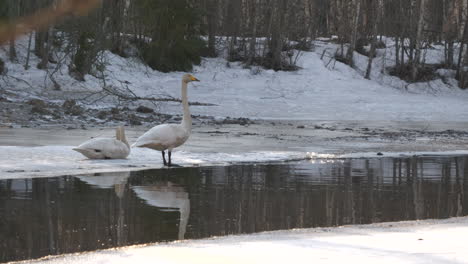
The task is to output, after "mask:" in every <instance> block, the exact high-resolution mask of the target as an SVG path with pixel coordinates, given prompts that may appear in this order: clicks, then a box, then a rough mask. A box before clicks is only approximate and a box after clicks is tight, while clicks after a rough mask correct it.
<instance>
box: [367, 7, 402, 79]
mask: <svg viewBox="0 0 468 264" xmlns="http://www.w3.org/2000/svg"><path fill="white" fill-rule="evenodd" d="M382 8H383V6H382V3H381V0H379V1H378V3H377V6H375V4H374V5H373V7H372V14H373V16H374V19H373V23H374V25H373V28H372V43H371V48H370V52H369V61H368V64H367V70H366V76H365V78H366V79H368V80H370V75H371V72H372V61H373V60H374V57H375V49H376V47H375V46H376V44H377V43H376V42H377V30H378V24H379V23H380V19H381V16H380V15H379V13H380V10H381V9H382ZM396 45H398V44H396Z"/></svg>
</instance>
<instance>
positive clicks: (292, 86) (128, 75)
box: [0, 39, 468, 122]
mask: <svg viewBox="0 0 468 264" xmlns="http://www.w3.org/2000/svg"><path fill="white" fill-rule="evenodd" d="M18 43H19V45H20V47H21V48H18V52H19V63H12V62H7V65H6V66H7V68H8V73H7V75H6V76H5V77H4V78H3V79H2V80H0V84H1V85H2V86H3V87H4V88H5V89H7V90H10V91H15V92H16V93H18V94H20V95H22V96H24V97H30V98H31V97H39V98H43V99H47V100H54V99H55V100H59V99H62V100H63V98H83V97H85V96H86V92H88V93H89V92H96V91H101V90H102V86H103V85H104V82H103V81H102V80H100V79H98V78H96V77H94V76H91V75H87V76H86V82H79V81H76V80H74V79H73V78H71V77H70V76H69V75H68V68H67V67H68V66H67V65H66V63H64V64H63V65H62V67H59V68H58V69H55V67H56V66H55V65H53V64H50V65H49V67H50V69H49V70H48V73H49V74H50V73H52V72H54V71H55V70H56V73H55V74H54V78H55V80H56V81H57V82H58V83H59V84H60V85H61V89H62V91H52V90H53V89H52V88H53V84H52V82H51V81H50V78H48V77H47V76H49V75H48V73H46V71H43V70H38V69H36V68H35V67H31V68H30V69H29V70H24V68H23V64H24V61H25V48H26V39H22V40H20V41H19V42H18ZM391 44H392V43H391V40H388V43H387V45H388V46H389V48H388V49H387V52H384V51H383V50H379V52H378V54H379V56H378V57H377V58H376V59H375V61H374V67H373V72H372V79H373V80H366V79H364V78H363V72H364V70H365V67H366V65H367V57H365V56H363V55H360V54H358V53H355V62H356V68H355V69H352V68H350V67H349V66H347V65H345V64H342V63H340V62H336V61H332V62H331V63H330V58H329V56H331V55H332V54H334V52H335V51H336V49H337V48H338V45H336V44H334V43H331V42H324V41H317V42H316V43H315V51H314V52H302V53H301V56H300V57H299V60H298V65H299V66H300V67H302V69H300V70H299V71H296V72H281V71H280V72H275V71H272V70H262V69H257V68H255V67H254V69H246V68H244V67H243V66H242V65H241V64H240V63H227V61H226V60H225V59H223V58H213V59H203V60H202V64H201V65H200V66H196V67H195V68H194V70H193V74H194V75H196V77H198V78H199V79H200V80H202V82H200V83H197V84H194V85H191V86H192V87H191V88H190V91H189V98H190V100H191V101H196V102H202V103H210V104H215V105H216V106H193V107H192V109H191V110H192V113H193V114H195V115H208V116H215V117H226V116H231V117H247V118H254V119H288V120H293V119H294V120H368V121H375V120H392V121H407V120H410V121H415V120H423V121H446V120H450V121H464V122H466V121H468V116H467V115H466V113H467V112H468V104H466V102H467V101H468V91H463V90H460V89H458V88H457V87H456V81H455V80H454V79H453V78H451V77H450V74H447V76H445V78H444V79H443V81H442V80H441V79H440V80H435V81H431V82H427V83H419V84H418V83H416V84H408V83H406V82H404V81H402V80H400V79H398V78H396V77H392V76H389V75H388V74H382V73H381V69H382V67H384V66H385V67H388V66H391V65H392V61H393V57H394V55H393V54H392V52H393V49H392V48H391ZM324 52H325V55H326V56H324V57H323V59H321V57H322V54H323V53H324ZM425 54H426V56H427V58H426V61H428V62H430V63H440V62H441V59H442V58H443V49H441V48H440V47H436V48H434V49H430V50H427V51H426V52H425ZM0 56H2V57H6V50H5V49H4V50H3V51H2V50H1V49H0ZM384 58H385V60H384ZM102 60H103V63H104V65H105V66H106V68H105V72H104V74H105V76H106V81H105V84H106V85H107V86H113V87H117V88H124V87H126V88H129V89H130V90H131V91H133V92H134V93H135V94H136V95H138V96H142V97H145V96H151V97H153V96H156V97H158V96H159V97H168V96H171V97H175V98H179V97H180V78H181V76H182V74H183V73H181V72H172V73H162V72H158V71H153V70H151V69H150V68H148V67H146V66H144V65H143V64H142V63H141V62H140V61H139V60H138V59H135V58H122V57H119V56H117V55H115V54H112V53H110V52H105V53H104V55H103V56H102ZM384 61H385V65H384V63H383V62H384ZM37 62H38V59H37V58H36V57H34V56H33V58H32V62H31V65H36V64H37ZM228 64H229V66H227V65H228ZM446 72H447V71H446ZM7 98H8V97H7ZM23 99H24V98H23ZM59 101H60V100H59ZM139 103H142V102H139ZM114 104H115V101H114V102H112V101H109V100H108V101H106V100H103V101H98V102H97V103H95V104H94V105H91V106H92V107H97V108H99V107H104V106H113V105H114ZM180 108H181V107H180V104H178V103H161V104H160V106H159V109H158V110H159V111H160V112H164V113H170V114H179V113H180V112H181V109H180Z"/></svg>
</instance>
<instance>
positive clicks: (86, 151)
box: [73, 127, 130, 159]
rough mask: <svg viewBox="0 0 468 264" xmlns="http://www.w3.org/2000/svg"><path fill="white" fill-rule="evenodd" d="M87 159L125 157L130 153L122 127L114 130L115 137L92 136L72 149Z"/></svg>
mask: <svg viewBox="0 0 468 264" xmlns="http://www.w3.org/2000/svg"><path fill="white" fill-rule="evenodd" d="M73 150H74V151H77V152H79V153H81V154H83V155H84V156H86V157H87V158H89V159H125V158H127V157H128V155H129V154H130V146H129V145H128V143H127V140H126V138H125V132H124V130H123V128H122V127H119V128H117V130H116V139H113V138H93V139H91V140H88V141H86V142H84V143H83V144H81V145H79V146H78V147H76V148H74V149H73Z"/></svg>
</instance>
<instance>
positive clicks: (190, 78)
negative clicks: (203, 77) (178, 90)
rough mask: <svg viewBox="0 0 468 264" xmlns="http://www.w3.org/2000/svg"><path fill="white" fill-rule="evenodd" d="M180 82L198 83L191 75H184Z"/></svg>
mask: <svg viewBox="0 0 468 264" xmlns="http://www.w3.org/2000/svg"><path fill="white" fill-rule="evenodd" d="M182 81H183V82H185V83H189V82H199V81H200V80H198V79H197V78H195V77H194V76H193V75H192V74H184V77H182Z"/></svg>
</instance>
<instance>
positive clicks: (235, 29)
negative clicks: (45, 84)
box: [0, 0, 468, 88]
mask: <svg viewBox="0 0 468 264" xmlns="http://www.w3.org/2000/svg"><path fill="white" fill-rule="evenodd" d="M60 1H61V0H0V19H1V20H2V21H3V23H10V22H14V21H15V20H16V19H17V18H18V17H22V16H26V15H29V14H32V13H34V12H36V11H37V10H39V9H41V8H44V7H50V6H52V7H53V6H54V5H57V4H58V3H59V2H60ZM62 1H63V0H62ZM467 2H468V0H103V1H102V2H101V3H100V6H99V7H98V8H97V9H95V10H93V11H92V12H91V13H90V14H88V15H87V16H85V17H74V16H73V15H70V16H69V17H67V18H66V19H64V20H62V21H61V22H60V23H58V24H54V25H50V26H49V27H48V28H46V29H45V30H41V31H38V32H34V33H32V34H30V36H29V46H28V51H27V52H28V58H29V53H34V54H35V55H36V56H38V57H39V58H40V59H41V62H40V63H39V64H38V65H29V60H27V62H26V63H25V65H24V66H25V68H26V69H27V68H29V67H38V68H46V67H47V65H48V64H49V63H57V60H58V59H57V58H55V57H54V56H52V55H51V54H53V52H54V51H57V50H60V52H62V53H64V54H66V55H67V56H68V58H70V60H69V62H68V63H69V69H70V74H71V75H72V76H74V77H76V78H77V79H80V78H83V76H84V75H86V74H88V73H90V72H91V71H92V69H93V68H94V67H99V65H97V64H96V63H97V58H98V57H99V54H100V52H101V51H103V50H110V51H112V52H113V53H116V54H119V55H121V56H124V57H128V56H139V57H141V58H142V60H143V61H145V62H146V63H147V64H148V65H149V66H150V67H152V68H153V69H157V70H159V71H163V72H169V71H175V70H179V71H189V70H190V69H191V68H192V65H193V64H198V63H200V60H201V57H215V56H224V57H226V58H227V59H228V60H229V61H242V62H244V63H245V64H246V65H247V66H248V65H260V66H262V67H265V68H269V69H274V70H295V69H296V68H297V67H296V66H295V63H294V60H293V59H292V58H291V57H293V56H294V51H297V50H311V49H313V41H314V40H315V39H317V38H318V37H330V36H336V37H335V38H333V41H336V42H337V43H338V44H340V45H341V47H342V48H341V49H340V51H339V52H336V54H335V57H336V58H337V60H340V61H342V62H345V63H347V64H349V65H351V66H353V54H354V51H357V52H360V53H362V54H364V55H366V56H369V58H373V57H374V56H375V51H376V49H378V48H390V47H386V45H385V42H383V41H382V36H387V37H391V38H392V40H393V42H392V46H391V48H392V49H394V51H395V52H394V53H395V56H394V58H393V59H394V60H395V64H396V66H395V68H394V69H392V71H393V73H394V74H396V75H399V76H401V77H402V78H404V79H407V80H410V81H417V80H418V79H420V75H421V72H422V71H424V70H425V67H426V65H424V63H423V61H422V60H421V56H422V55H421V53H422V50H424V49H427V48H430V47H431V45H433V44H441V45H444V49H445V60H444V61H443V62H441V65H439V66H438V67H444V68H450V69H454V70H456V72H457V73H456V76H457V79H459V80H460V86H461V87H462V88H465V87H467V86H468V85H467V84H466V83H467V82H466V81H465V80H464V79H465V75H466V73H465V67H464V66H465V65H467V64H468V52H465V50H466V49H467V48H466V45H467V44H466V41H467V39H468V38H467V35H468V29H467V23H466V21H467V13H468V9H467ZM220 42H222V43H223V45H224V46H223V47H225V48H226V49H222V50H221V49H218V48H217V47H219V46H220V45H218V44H219V43H220ZM365 46H368V47H370V48H366V49H365V48H364V47H365ZM8 51H9V52H8V57H7V58H0V71H1V70H2V67H3V66H2V65H4V62H3V61H5V60H11V61H15V60H16V56H17V48H16V44H15V40H13V39H12V40H11V41H10V43H9V47H8ZM220 53H223V54H220ZM465 54H466V55H465ZM2 60H3V61H2ZM370 61H371V60H370ZM370 64H371V63H370ZM369 71H370V70H369ZM366 75H367V77H369V73H366ZM467 79H468V78H467Z"/></svg>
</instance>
